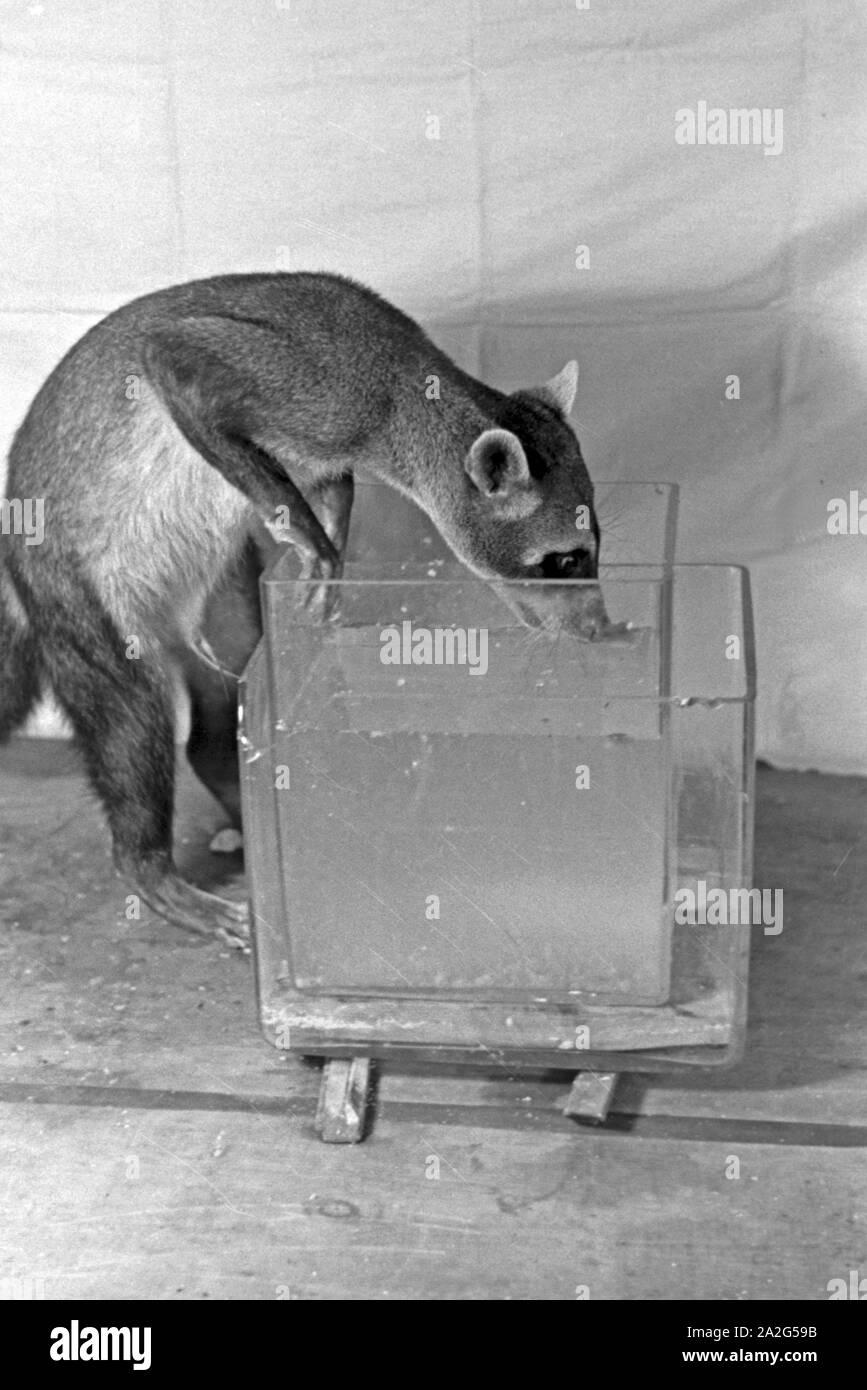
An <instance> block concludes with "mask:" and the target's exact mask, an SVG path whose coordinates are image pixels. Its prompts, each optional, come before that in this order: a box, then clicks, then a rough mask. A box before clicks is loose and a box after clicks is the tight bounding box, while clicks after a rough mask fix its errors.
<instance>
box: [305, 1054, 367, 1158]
mask: <svg viewBox="0 0 867 1390" xmlns="http://www.w3.org/2000/svg"><path fill="white" fill-rule="evenodd" d="M369 1087H370V1059H369V1058H367V1057H351V1058H346V1057H335V1058H333V1059H332V1060H331V1061H330V1062H326V1063H325V1067H324V1069H323V1072H322V1082H321V1085H320V1087H319V1104H318V1105H317V1107H316V1121H315V1125H316V1130H317V1132H318V1133H319V1135H320V1136H321V1138H322V1139H323V1141H324V1142H325V1143H326V1144H358V1143H360V1141H361V1140H362V1139H363V1137H364V1121H365V1116H366V1113H367V1096H368V1090H369Z"/></svg>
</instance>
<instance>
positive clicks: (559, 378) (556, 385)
mask: <svg viewBox="0 0 867 1390" xmlns="http://www.w3.org/2000/svg"><path fill="white" fill-rule="evenodd" d="M577 390H578V363H577V362H575V361H574V360H573V361H572V362H567V363H566V366H565V367H564V368H563V370H562V372H558V373H557V375H556V376H552V378H551V380H550V381H546V382H545V385H544V386H535V387H534V388H533V390H532V392H531V395H534V396H540V397H541V399H542V400H543V401H547V402H548V404H549V405H553V406H554V407H555V409H557V410H559V411H560V414H561V415H564V416H568V415H569V413H570V412H571V410H572V407H573V405H574V404H575V393H576V391H577Z"/></svg>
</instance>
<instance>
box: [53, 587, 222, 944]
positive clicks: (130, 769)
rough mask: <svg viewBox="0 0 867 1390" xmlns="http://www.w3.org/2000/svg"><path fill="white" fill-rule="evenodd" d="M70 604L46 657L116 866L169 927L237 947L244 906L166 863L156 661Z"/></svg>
mask: <svg viewBox="0 0 867 1390" xmlns="http://www.w3.org/2000/svg"><path fill="white" fill-rule="evenodd" d="M76 599H77V600H80V603H77V604H76V609H75V612H74V615H72V616H70V614H69V612H68V611H67V610H65V609H64V608H63V607H61V606H60V605H59V604H58V605H56V606H55V607H54V609H53V611H52V612H51V618H50V621H48V622H46V624H45V627H46V630H45V631H44V632H43V634H42V635H43V642H42V651H43V654H44V660H45V665H46V669H47V674H48V676H49V679H50V682H51V685H52V687H53V688H54V691H55V693H56V695H57V698H58V700H59V702H60V704H61V705H62V707H63V709H64V711H65V712H66V714H67V716H68V718H69V720H70V722H71V723H72V726H73V728H74V730H75V733H76V735H77V738H78V741H79V743H80V745H81V748H82V751H83V753H84V758H85V763H86V766H87V769H88V772H89V774H90V779H91V782H92V783H93V786H94V788H95V790H96V791H97V793H98V794H99V797H100V799H101V801H102V803H103V805H104V807H105V810H106V814H107V816H108V822H109V826H110V829H111V834H112V840H113V851H114V861H115V864H116V866H117V868H118V869H119V870H120V872H121V874H122V875H123V876H124V877H125V878H126V879H128V880H129V881H130V882H131V884H132V885H133V886H134V887H135V888H136V889H137V891H138V893H139V894H140V895H141V897H142V898H143V899H144V901H145V902H146V903H147V904H148V906H149V907H151V908H153V909H154V911H155V912H158V913H159V914H160V915H161V916H163V917H165V918H167V919H168V920H169V921H170V922H172V923H173V924H174V925H176V926H179V927H184V928H186V929H187V930H189V931H193V932H197V933H198V934H200V935H203V936H217V937H219V938H220V940H222V941H225V942H226V943H227V944H228V945H232V946H242V945H244V943H245V940H246V937H247V935H248V919H249V910H248V908H247V905H246V904H245V903H235V902H230V901H227V900H226V899H223V898H219V897H216V896H215V895H214V894H211V893H205V892H203V891H202V890H201V889H199V888H196V887H194V886H193V884H191V883H188V882H187V881H186V879H184V878H182V877H181V876H180V874H179V873H178V871H177V869H176V868H175V865H174V861H173V859H172V818H173V810H174V779H175V748H174V718H173V707H172V692H171V688H170V683H169V681H168V679H167V677H166V676H165V675H164V673H163V670H162V667H161V664H160V661H159V660H158V659H157V658H156V657H155V656H154V655H153V654H148V652H147V651H146V650H145V651H144V652H142V653H141V655H140V656H139V657H138V659H128V658H127V657H126V655H125V651H124V646H123V644H122V642H121V639H120V637H119V635H118V633H117V632H116V631H115V630H114V628H113V627H112V625H111V623H110V622H109V620H108V619H107V617H106V616H105V615H104V614H100V613H99V612H98V611H97V612H94V609H93V602H94V601H93V598H92V596H90V595H88V594H86V593H82V594H78V595H76ZM43 612H44V613H45V612H46V610H45V609H43Z"/></svg>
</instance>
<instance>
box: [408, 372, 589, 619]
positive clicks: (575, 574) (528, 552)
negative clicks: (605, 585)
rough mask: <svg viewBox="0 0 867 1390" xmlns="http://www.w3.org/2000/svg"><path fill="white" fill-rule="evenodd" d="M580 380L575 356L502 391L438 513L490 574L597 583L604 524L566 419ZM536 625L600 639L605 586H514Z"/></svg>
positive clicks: (513, 593) (444, 527)
mask: <svg viewBox="0 0 867 1390" xmlns="http://www.w3.org/2000/svg"><path fill="white" fill-rule="evenodd" d="M577 384H578V364H577V363H576V362H569V363H567V365H566V366H565V367H564V368H563V370H562V372H560V373H559V374H558V375H557V376H555V377H553V378H552V380H551V381H548V382H546V383H545V385H544V386H537V387H532V388H530V389H528V390H524V391H517V392H515V393H514V394H513V395H510V396H506V397H504V398H503V400H502V402H501V404H500V406H499V408H498V409H497V412H496V417H495V424H494V425H493V427H492V428H490V429H486V430H485V431H484V432H483V433H482V434H480V435H479V436H478V438H477V439H476V440H475V441H474V442H473V444H472V446H471V448H470V450H469V452H468V453H467V456H466V458H465V460H464V476H463V478H462V479H461V480H460V483H459V485H458V495H457V497H455V495H454V493H452V497H451V503H452V505H451V506H450V508H449V510H450V512H451V513H452V514H451V515H449V516H447V517H442V516H435V520H436V521H437V524H438V526H439V528H440V530H441V531H442V534H443V535H444V536H445V539H446V540H447V541H448V542H449V544H450V545H451V547H452V549H453V550H454V551H455V553H456V554H457V555H458V556H459V558H460V559H461V560H463V562H464V563H465V564H466V565H468V566H469V568H470V569H472V570H473V571H474V572H475V573H476V574H479V575H481V576H483V577H484V578H485V579H492V580H497V579H512V580H515V579H517V580H521V579H526V580H540V579H545V580H553V581H556V580H575V579H583V580H595V579H596V577H597V573H598V564H599V525H598V522H597V520H596V513H595V510H594V505H593V484H592V483H591V481H590V477H589V475H588V472H587V469H586V467H585V464H584V460H583V458H582V457H581V448H580V445H579V443H578V439H577V437H576V435H575V433H574V431H573V430H572V427H571V426H570V424H569V422H568V416H569V413H570V411H571V409H572V405H573V402H574V400H575V392H576V388H577ZM509 595H510V602H511V604H512V606H513V607H515V608H516V609H517V610H518V611H520V613H521V616H522V617H523V618H524V619H525V620H526V621H528V622H529V623H531V625H532V626H536V627H537V626H545V627H557V628H562V627H564V626H565V627H567V628H570V629H571V630H572V631H573V632H576V633H578V634H579V635H581V636H588V637H594V636H596V635H597V634H598V632H599V630H600V629H601V628H602V627H604V625H605V623H606V621H607V620H606V619H605V613H604V607H603V605H602V600H601V595H600V592H599V589H598V587H596V586H592V587H591V586H589V585H588V586H585V587H584V588H578V587H577V586H574V585H569V586H562V587H561V586H557V585H556V584H548V585H545V586H544V587H542V586H540V585H532V586H528V587H527V588H526V589H521V590H515V589H511V588H510V590H509Z"/></svg>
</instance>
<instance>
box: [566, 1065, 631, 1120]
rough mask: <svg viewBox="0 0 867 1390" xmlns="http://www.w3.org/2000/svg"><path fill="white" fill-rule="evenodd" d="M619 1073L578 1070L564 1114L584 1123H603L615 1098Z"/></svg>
mask: <svg viewBox="0 0 867 1390" xmlns="http://www.w3.org/2000/svg"><path fill="white" fill-rule="evenodd" d="M617 1075H618V1074H617V1072H616V1071H607V1072H606V1071H579V1072H577V1073H576V1075H575V1079H574V1081H573V1082H572V1089H571V1091H570V1092H569V1095H568V1096H567V1098H566V1103H565V1105H564V1106H563V1114H564V1115H569V1116H570V1117H571V1118H572V1119H573V1120H581V1121H583V1123H584V1124H595V1125H598V1124H601V1123H602V1121H603V1120H604V1119H605V1118H606V1116H607V1115H608V1111H609V1110H610V1108H611V1102H612V1100H613V1099H614V1087H615V1086H616V1085H617Z"/></svg>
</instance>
